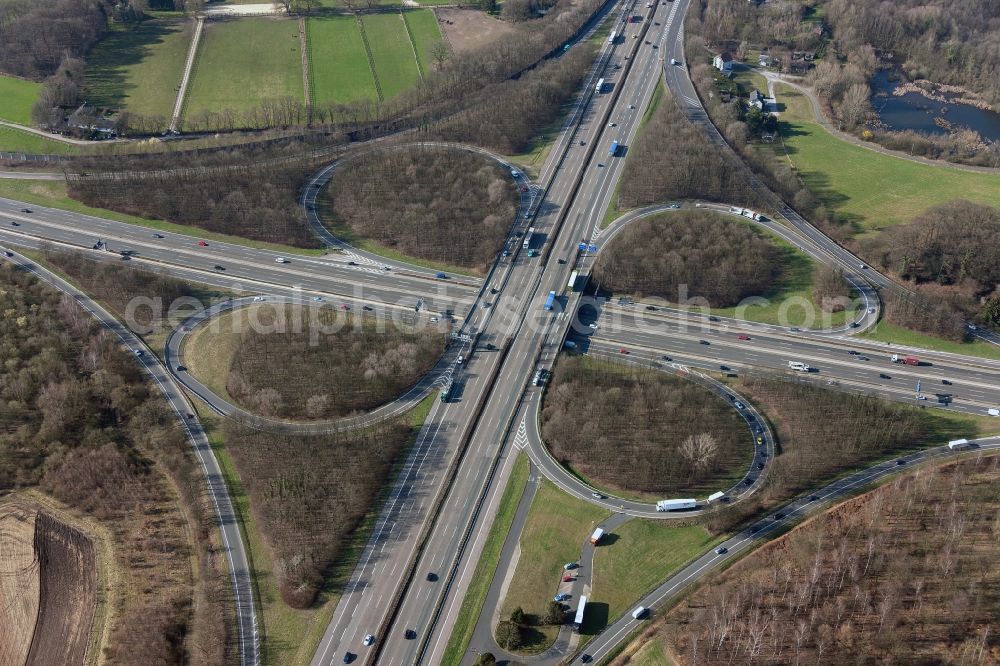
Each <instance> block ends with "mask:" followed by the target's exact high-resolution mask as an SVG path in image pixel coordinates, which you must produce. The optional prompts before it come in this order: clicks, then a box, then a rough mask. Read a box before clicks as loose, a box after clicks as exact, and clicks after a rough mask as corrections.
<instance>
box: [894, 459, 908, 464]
mask: <svg viewBox="0 0 1000 666" xmlns="http://www.w3.org/2000/svg"><path fill="white" fill-rule="evenodd" d="M896 464H897V465H899V466H903V465H905V464H906V459H905V458H900V459H899V460H897V461H896Z"/></svg>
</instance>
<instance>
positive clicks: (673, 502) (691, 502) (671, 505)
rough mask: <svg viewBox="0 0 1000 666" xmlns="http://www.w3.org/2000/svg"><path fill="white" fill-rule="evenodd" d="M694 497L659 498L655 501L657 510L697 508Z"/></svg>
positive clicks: (696, 501)
mask: <svg viewBox="0 0 1000 666" xmlns="http://www.w3.org/2000/svg"><path fill="white" fill-rule="evenodd" d="M697 508H698V500H696V499H669V500H660V501H659V502H657V503H656V510H657V511H680V510H681V509H697Z"/></svg>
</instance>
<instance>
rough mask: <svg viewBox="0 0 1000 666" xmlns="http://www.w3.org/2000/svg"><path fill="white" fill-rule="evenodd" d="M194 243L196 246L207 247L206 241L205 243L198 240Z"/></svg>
mask: <svg viewBox="0 0 1000 666" xmlns="http://www.w3.org/2000/svg"><path fill="white" fill-rule="evenodd" d="M195 245H197V246H198V247H208V243H206V242H205V241H203V240H200V241H198V242H197V243H195Z"/></svg>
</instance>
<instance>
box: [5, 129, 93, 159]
mask: <svg viewBox="0 0 1000 666" xmlns="http://www.w3.org/2000/svg"><path fill="white" fill-rule="evenodd" d="M85 148H86V147H85V146H78V145H74V144H72V143H64V142H62V141H55V140H53V139H49V138H46V137H44V136H40V135H38V134H33V133H31V132H24V131H22V130H19V129H14V128H13V127H7V126H5V125H0V151H7V152H12V153H31V154H34V155H71V154H77V153H80V152H83V149H85Z"/></svg>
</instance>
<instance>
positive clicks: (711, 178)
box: [617, 98, 762, 210]
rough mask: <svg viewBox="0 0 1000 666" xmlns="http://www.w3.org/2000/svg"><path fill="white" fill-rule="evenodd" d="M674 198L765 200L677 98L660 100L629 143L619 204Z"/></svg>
mask: <svg viewBox="0 0 1000 666" xmlns="http://www.w3.org/2000/svg"><path fill="white" fill-rule="evenodd" d="M671 199H707V200H709V201H719V202H722V203H727V204H738V205H745V206H756V207H759V206H760V204H761V203H762V202H761V201H760V198H759V196H758V195H757V193H756V192H754V191H753V190H752V189H751V188H750V187H749V185H748V184H747V182H746V179H744V178H743V177H742V176H741V174H740V173H739V171H738V170H737V169H734V168H733V167H732V165H731V164H730V162H729V160H727V159H726V158H725V156H724V155H722V154H720V153H719V151H718V150H716V149H715V148H714V147H713V146H712V145H711V144H710V143H709V142H708V140H707V139H706V138H705V136H704V135H703V134H702V133H701V131H700V130H699V129H698V128H696V127H695V126H694V125H692V124H691V123H690V122H688V120H687V119H686V118H685V117H684V116H683V115H682V114H681V112H680V109H678V108H677V105H676V103H675V102H674V101H673V99H672V98H670V99H662V100H660V102H659V104H658V105H657V107H656V109H655V111H654V112H653V115H652V117H651V118H650V119H649V122H647V123H646V125H645V126H644V127H643V128H642V130H641V132H640V133H639V136H638V139H637V140H636V142H635V145H633V146H629V147H628V159H627V161H626V162H625V170H624V172H623V174H622V181H621V186H620V190H619V194H618V203H617V206H618V209H619V210H628V209H629V208H636V207H639V206H645V205H647V204H652V203H661V202H664V201H669V200H671Z"/></svg>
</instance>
